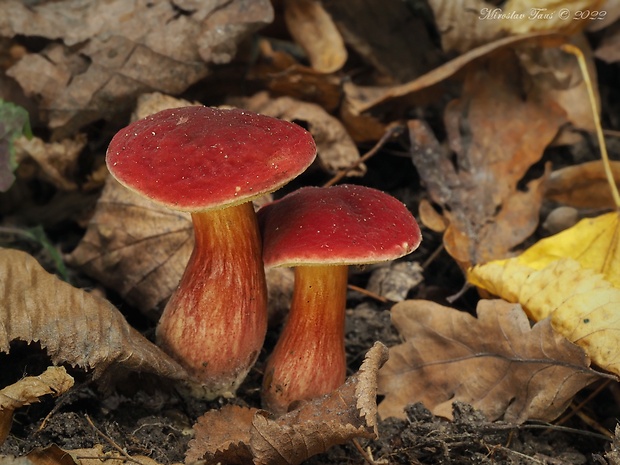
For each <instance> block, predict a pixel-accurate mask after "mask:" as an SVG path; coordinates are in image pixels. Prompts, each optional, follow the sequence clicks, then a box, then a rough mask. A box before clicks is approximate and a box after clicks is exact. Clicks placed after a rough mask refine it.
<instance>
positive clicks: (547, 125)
mask: <svg viewBox="0 0 620 465" xmlns="http://www.w3.org/2000/svg"><path fill="white" fill-rule="evenodd" d="M479 64H480V66H478V67H471V68H470V69H469V72H468V73H467V76H466V80H465V84H464V89H463V94H462V96H461V97H460V98H459V99H458V100H456V101H453V102H451V103H450V104H449V105H448V107H447V109H446V114H445V120H446V130H447V133H448V139H449V144H450V148H451V150H452V151H453V152H454V154H455V158H456V160H455V161H454V162H453V161H452V158H451V155H452V154H451V153H449V152H448V151H447V150H445V149H443V148H442V147H440V145H439V143H438V142H437V141H436V139H435V138H434V136H433V135H432V134H430V131H429V129H428V128H427V126H426V125H425V124H424V123H421V122H417V121H411V122H410V123H409V130H410V138H411V143H412V149H411V150H412V158H413V162H414V164H415V166H416V168H417V170H418V172H419V173H420V177H421V178H422V179H423V180H424V183H425V184H426V186H427V188H428V192H429V196H430V198H431V200H432V201H434V202H435V203H436V204H438V205H440V206H442V207H443V208H444V216H445V217H446V218H447V219H448V220H449V222H450V224H449V226H448V229H447V230H446V232H445V234H444V244H445V246H446V250H447V251H448V253H449V254H450V255H451V256H452V257H453V258H455V259H456V260H457V261H458V262H459V263H460V264H461V265H465V266H467V265H468V264H470V263H480V262H486V261H489V260H493V259H496V258H500V257H504V256H506V255H507V254H508V253H509V252H510V251H511V249H512V248H513V247H515V246H516V245H518V244H520V243H521V242H522V241H523V240H524V239H526V238H527V237H528V236H529V235H530V234H532V233H533V232H534V230H535V229H536V226H537V224H538V217H539V213H538V210H539V208H538V207H539V206H540V204H541V202H542V195H543V186H544V184H543V181H544V178H545V176H543V177H542V178H539V179H535V180H533V181H530V182H529V183H528V184H527V189H526V190H521V189H518V187H517V185H518V183H519V182H520V181H521V179H522V178H523V176H524V175H525V174H526V172H527V171H528V169H529V168H530V167H531V166H532V165H533V164H534V163H536V162H537V161H538V160H540V158H541V157H542V154H543V151H544V149H545V148H546V147H547V145H548V144H549V143H550V142H551V141H552V140H553V138H554V137H555V135H556V134H557V131H558V128H559V127H560V125H561V124H562V123H563V122H564V117H563V113H562V111H561V110H560V109H559V108H557V107H556V106H555V105H554V104H553V103H552V102H548V101H546V100H545V99H544V96H541V95H539V94H536V93H534V94H528V92H527V86H526V84H524V83H523V82H520V81H519V79H516V76H519V75H520V71H519V62H518V60H517V59H516V57H515V55H514V53H512V52H511V51H509V50H504V51H503V52H498V53H496V54H495V55H494V56H493V58H492V59H489V60H487V61H486V62H484V63H482V62H480V63H479Z"/></svg>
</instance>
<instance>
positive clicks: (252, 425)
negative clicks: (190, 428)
mask: <svg viewBox="0 0 620 465" xmlns="http://www.w3.org/2000/svg"><path fill="white" fill-rule="evenodd" d="M386 360H387V348H386V347H385V346H384V345H383V344H381V343H379V342H377V343H375V345H374V346H373V347H372V348H371V349H370V350H369V351H368V353H367V354H366V358H365V359H364V362H363V363H362V366H361V367H360V369H359V371H358V372H357V373H356V374H354V375H353V376H351V377H349V378H348V379H347V381H346V382H345V384H343V385H342V386H341V387H339V388H338V389H336V390H335V391H334V392H332V393H330V394H327V395H325V396H323V397H321V398H318V399H315V400H313V401H311V402H308V403H305V404H303V405H302V406H300V407H299V408H298V409H296V410H293V411H291V412H289V413H287V414H285V415H282V416H280V417H278V418H273V417H272V416H271V415H270V414H269V413H268V412H266V411H264V410H259V409H248V408H242V407H238V406H233V405H229V406H226V407H224V408H222V409H221V410H220V411H216V410H211V411H209V412H207V413H205V414H204V415H203V416H202V417H200V418H199V419H198V422H197V423H196V425H194V431H195V433H196V435H195V437H194V439H192V440H191V441H190V444H189V450H188V452H187V455H186V462H194V461H196V460H200V459H205V460H207V462H208V463H218V462H219V463H221V464H223V465H227V464H242V463H243V464H246V463H250V462H252V463H255V464H257V465H259V464H262V465H267V464H269V465H280V464H282V465H295V464H299V463H302V462H303V461H305V460H306V459H308V458H309V457H311V456H313V455H316V454H319V453H322V452H325V451H326V450H327V449H329V448H330V447H332V446H334V445H336V444H343V443H345V442H347V441H349V440H351V439H353V438H356V437H363V438H376V437H377V420H376V391H377V385H376V376H377V371H378V370H379V368H380V367H381V366H382V365H383V364H384V363H385V361H386Z"/></svg>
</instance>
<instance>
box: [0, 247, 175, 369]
mask: <svg viewBox="0 0 620 465" xmlns="http://www.w3.org/2000/svg"><path fill="white" fill-rule="evenodd" d="M0 296H1V298H2V299H1V301H2V304H1V306H0V352H8V351H9V350H10V342H11V341H13V340H20V341H26V342H39V343H40V344H41V346H42V347H43V348H45V349H46V350H47V353H48V355H49V356H50V358H51V360H52V362H54V363H58V364H60V363H68V364H70V365H72V366H79V367H82V368H84V369H86V370H92V374H93V378H99V377H101V376H102V375H103V374H104V373H106V370H107V369H108V368H110V367H114V370H115V371H123V370H131V371H140V372H147V373H155V374H158V375H161V376H164V377H169V378H173V379H184V378H186V377H187V374H186V373H185V371H184V370H183V369H182V368H181V367H180V366H179V365H178V364H177V363H176V362H175V361H174V360H172V359H171V358H170V357H169V356H167V355H166V354H164V353H163V352H162V351H161V350H160V349H159V348H158V347H156V346H155V345H154V344H153V343H151V342H150V341H148V340H147V339H146V338H144V337H143V336H142V335H141V334H140V333H139V332H138V331H136V330H135V329H134V328H132V327H131V326H130V325H129V324H128V323H127V321H126V320H125V318H124V317H123V315H122V314H121V313H120V312H119V311H118V310H117V309H116V308H115V307H114V306H113V305H112V304H111V303H109V302H108V301H106V300H104V299H101V298H99V297H96V296H94V295H92V294H89V293H88V292H86V291H83V290H81V289H76V288H74V287H72V286H71V285H69V284H67V283H65V282H63V281H61V280H60V279H58V278H57V277H56V276H54V275H52V274H49V273H48V272H47V271H45V270H44V269H43V268H42V267H41V266H40V265H39V263H38V262H37V261H36V260H35V259H34V258H33V257H31V256H30V255H28V254H27V253H25V252H21V251H18V250H10V249H2V250H0ZM106 374H107V373H106Z"/></svg>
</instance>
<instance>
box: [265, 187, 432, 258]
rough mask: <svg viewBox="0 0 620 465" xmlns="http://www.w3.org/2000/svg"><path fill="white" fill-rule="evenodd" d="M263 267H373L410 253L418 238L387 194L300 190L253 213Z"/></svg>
mask: <svg viewBox="0 0 620 465" xmlns="http://www.w3.org/2000/svg"><path fill="white" fill-rule="evenodd" d="M258 221H259V224H260V227H261V231H262V233H263V259H264V261H265V265H267V266H271V267H273V266H298V265H326V264H327V265H329V264H331V265H337V264H338V265H352V264H361V263H375V262H381V261H386V260H394V259H396V258H399V257H402V256H404V255H407V254H408V253H411V252H413V251H414V250H415V249H416V248H417V247H418V245H420V241H421V240H422V236H421V234H420V228H419V226H418V224H417V223H416V221H415V219H414V218H413V215H412V214H411V213H410V212H409V210H407V208H406V207H405V205H404V204H403V203H401V202H400V201H398V200H397V199H395V198H394V197H392V196H391V195H388V194H386V193H385V192H381V191H379V190H376V189H372V188H370V187H364V186H355V185H347V184H343V185H339V186H334V187H327V188H324V187H303V188H301V189H298V190H297V191H294V192H292V193H291V194H288V195H287V196H285V197H283V198H282V199H280V200H276V201H275V202H272V203H270V204H268V205H265V206H264V207H263V208H261V209H260V210H259V211H258Z"/></svg>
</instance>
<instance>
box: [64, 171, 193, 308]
mask: <svg viewBox="0 0 620 465" xmlns="http://www.w3.org/2000/svg"><path fill="white" fill-rule="evenodd" d="M193 246H194V235H193V230H192V222H191V219H190V217H189V214H187V213H183V212H178V211H173V210H170V209H168V208H165V207H162V206H161V205H158V204H156V203H154V202H151V201H150V200H148V199H146V198H144V197H142V196H139V195H136V194H135V193H133V192H131V191H130V190H128V189H126V188H125V187H123V186H121V185H120V184H119V183H118V182H117V181H116V180H114V179H113V178H112V177H111V176H110V177H108V180H107V181H106V185H105V188H104V189H103V193H102V195H101V197H100V198H99V201H98V202H97V209H96V210H95V215H94V216H93V218H92V219H91V221H90V223H89V224H88V229H87V230H86V234H85V235H84V237H83V238H82V241H81V242H80V244H79V245H78V247H77V248H76V249H75V250H74V251H73V252H72V253H71V255H70V256H69V257H68V258H67V259H68V262H69V263H71V264H73V265H74V266H78V267H79V268H80V269H82V270H83V271H84V272H85V273H87V274H88V275H90V276H92V277H93V278H95V279H97V280H98V281H100V282H101V283H102V284H104V285H105V286H107V287H109V288H111V289H114V290H115V291H117V292H118V293H119V294H121V296H123V298H125V299H126V300H127V302H129V303H130V304H132V305H135V306H136V307H137V308H139V309H140V310H142V311H144V312H145V313H148V312H152V311H155V310H156V308H157V306H158V305H159V304H161V303H163V302H164V301H165V300H167V299H168V297H170V295H171V294H172V292H173V291H174V290H175V289H176V287H177V286H178V284H179V280H180V279H181V275H182V274H183V270H184V269H185V266H186V265H187V261H188V259H189V256H190V254H191V252H192V248H193ZM152 317H153V318H156V317H157V315H155V314H153V315H152Z"/></svg>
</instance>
